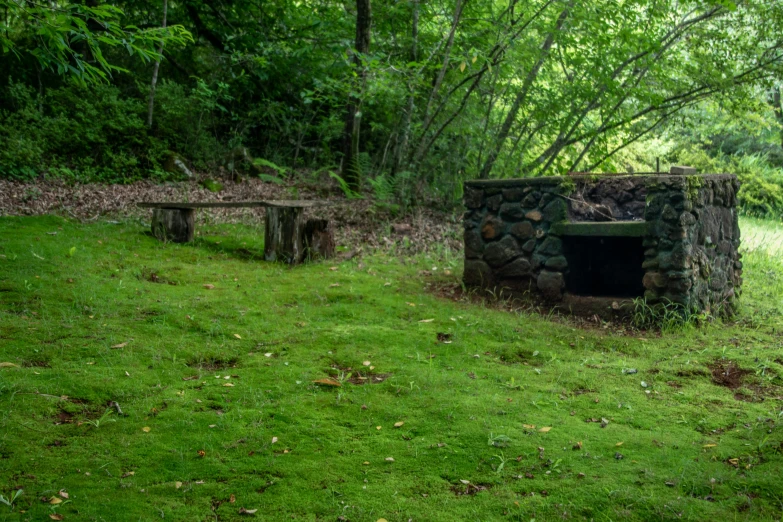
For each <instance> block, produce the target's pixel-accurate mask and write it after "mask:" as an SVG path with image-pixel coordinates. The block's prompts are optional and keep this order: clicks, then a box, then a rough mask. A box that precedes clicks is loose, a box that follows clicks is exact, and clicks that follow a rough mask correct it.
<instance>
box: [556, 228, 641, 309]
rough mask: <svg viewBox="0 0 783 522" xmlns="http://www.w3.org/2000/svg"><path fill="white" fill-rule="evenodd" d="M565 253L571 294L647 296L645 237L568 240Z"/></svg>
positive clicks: (576, 238)
mask: <svg viewBox="0 0 783 522" xmlns="http://www.w3.org/2000/svg"><path fill="white" fill-rule="evenodd" d="M563 250H564V253H565V257H566V259H567V260H568V273H567V274H566V278H565V279H566V290H567V291H568V292H570V293H572V294H575V295H593V296H611V297H640V296H642V295H643V294H644V285H643V284H642V279H643V278H644V269H643V268H642V263H643V262H644V247H643V246H642V238H641V237H600V236H566V237H564V238H563Z"/></svg>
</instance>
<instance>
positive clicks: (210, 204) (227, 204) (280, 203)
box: [136, 199, 328, 208]
mask: <svg viewBox="0 0 783 522" xmlns="http://www.w3.org/2000/svg"><path fill="white" fill-rule="evenodd" d="M324 205H328V203H327V202H326V201H306V200H296V199H290V200H285V199H280V200H268V201H205V202H195V201H194V202H192V203H187V202H185V203H177V202H148V201H145V202H141V203H137V204H136V206H137V207H140V208H247V207H251V208H252V207H255V208H258V207H266V208H269V207H278V208H310V207H319V206H324Z"/></svg>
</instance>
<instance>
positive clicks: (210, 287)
mask: <svg viewBox="0 0 783 522" xmlns="http://www.w3.org/2000/svg"><path fill="white" fill-rule="evenodd" d="M203 286H204V288H206V289H207V290H212V289H214V288H215V285H209V284H207V285H203Z"/></svg>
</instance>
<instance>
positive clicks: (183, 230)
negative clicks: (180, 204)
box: [152, 208, 196, 243]
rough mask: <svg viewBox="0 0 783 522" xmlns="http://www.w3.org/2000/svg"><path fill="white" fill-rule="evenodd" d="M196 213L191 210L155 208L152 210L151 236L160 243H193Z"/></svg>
mask: <svg viewBox="0 0 783 522" xmlns="http://www.w3.org/2000/svg"><path fill="white" fill-rule="evenodd" d="M195 214H196V211H195V210H194V209H192V208H156V209H153V210H152V235H153V236H155V237H156V238H158V239H160V240H161V241H172V242H174V243H188V242H189V241H193V230H194V229H195V219H194V217H195Z"/></svg>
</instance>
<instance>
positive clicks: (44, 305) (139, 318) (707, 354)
mask: <svg viewBox="0 0 783 522" xmlns="http://www.w3.org/2000/svg"><path fill="white" fill-rule="evenodd" d="M742 226H743V232H744V234H745V235H746V236H747V237H748V238H749V242H748V244H749V245H750V247H751V248H748V249H746V252H745V256H744V259H743V261H744V263H745V274H744V275H745V286H744V294H743V297H742V302H743V308H742V315H741V316H740V317H738V318H737V320H736V322H732V323H730V324H717V323H715V324H710V325H707V326H704V327H701V328H696V327H687V328H685V329H682V330H680V331H676V332H667V333H665V334H662V335H661V334H656V333H654V332H633V331H628V330H626V329H624V328H621V327H620V326H618V325H603V326H601V325H598V326H596V327H590V328H582V327H578V326H577V323H575V322H574V321H571V320H566V319H557V318H550V319H547V318H546V317H543V316H539V315H531V314H528V313H523V312H513V311H508V310H507V309H504V308H503V307H500V306H495V305H493V304H492V303H491V302H490V303H483V302H480V301H477V300H473V301H472V302H468V301H460V300H454V299H446V298H443V297H438V295H435V294H434V293H433V292H430V291H428V290H427V288H426V285H428V284H430V283H432V282H437V283H442V284H443V285H444V286H445V287H446V288H449V283H454V282H457V281H458V280H459V276H460V270H461V268H460V266H461V262H460V259H459V256H458V255H457V254H451V255H449V254H448V253H444V254H443V255H442V256H440V257H439V258H434V257H431V258H427V257H425V256H424V255H422V256H420V257H418V258H415V259H410V258H409V259H398V258H395V257H394V256H391V255H389V254H376V255H373V256H370V257H365V258H362V259H353V260H351V261H346V262H334V263H329V262H327V263H313V264H309V265H305V266H300V267H296V268H288V267H285V266H281V265H277V264H270V263H266V262H264V261H262V260H261V257H260V254H261V250H262V245H261V243H260V242H261V240H262V239H261V238H262V237H263V234H262V230H260V229H258V228H253V227H250V226H241V225H232V226H229V225H223V226H219V225H215V226H210V227H204V228H203V229H202V231H203V235H202V236H201V237H199V238H198V240H197V241H195V242H194V243H193V244H188V245H174V244H163V243H160V242H158V241H156V240H155V239H153V238H152V237H150V236H149V235H147V233H146V230H145V229H144V228H142V226H141V225H139V224H137V223H133V222H128V223H119V224H113V223H110V222H97V223H93V224H86V225H82V224H79V223H77V222H73V221H66V220H63V219H60V218H57V217H39V218H14V217H6V218H0V362H3V363H12V364H13V365H14V366H11V365H7V364H6V365H4V366H5V367H2V368H0V433H1V436H0V494H2V495H3V498H4V499H5V500H9V499H10V498H12V497H13V495H14V492H15V491H16V490H17V489H19V488H21V489H22V490H23V492H22V493H21V494H20V495H19V496H18V497H17V498H16V500H15V502H14V503H13V507H9V506H8V505H5V504H0V520H51V518H50V516H52V517H53V518H54V519H60V518H59V517H62V520H107V521H109V520H161V519H162V520H240V519H242V520H249V519H253V518H255V519H256V520H330V521H334V520H351V521H373V522H375V521H377V520H379V519H386V520H388V521H407V520H415V521H430V520H444V521H454V520H523V521H529V520H531V519H536V520H538V521H541V520H623V521H629V520H640V521H649V520H713V521H718V520H721V521H722V520H779V519H781V517H782V516H783V474H782V473H781V471H783V430H782V429H781V422H782V421H783V418H782V417H783V413H782V410H781V396H782V395H783V379H781V377H780V375H781V373H783V341H781V337H780V331H781V329H782V328H783V321H782V320H781V316H780V312H781V309H783V263H781V261H780V260H779V257H778V254H779V252H780V250H776V249H780V247H781V244H782V242H781V238H783V233H782V232H781V229H780V227H779V226H776V225H774V224H770V223H764V222H760V221H750V220H745V221H743V223H742ZM754 238H755V239H754ZM775 241H777V243H775ZM776 245H777V246H776ZM434 267H437V269H435V268H434ZM423 270H427V271H429V272H430V274H431V275H427V274H424V273H422V271H423ZM447 272H448V273H447ZM208 285H212V286H208ZM442 294H443V292H440V293H439V295H442ZM443 341H450V342H443ZM629 370H631V371H629ZM633 370H637V372H636V373H634V372H633ZM324 379H331V380H335V381H337V382H338V383H341V384H342V385H341V386H339V387H334V386H328V385H325V386H321V385H317V384H314V382H313V381H316V380H324ZM716 381H717V382H723V384H732V387H728V386H726V385H720V384H718V383H716ZM726 381H730V382H726ZM113 403H116V405H118V406H119V410H121V412H122V414H120V413H119V412H118V409H117V407H116V406H115V405H114V404H113ZM400 423H402V424H401V425H400ZM395 425H396V426H398V427H395ZM61 490H62V491H63V492H65V494H61V493H60V492H61ZM66 495H67V498H65V497H66ZM53 498H54V499H55V500H54V501H53V500H52V499H53ZM57 499H59V500H61V502H59V503H52V502H57ZM242 508H244V509H245V510H257V511H256V512H255V513H254V514H240V511H241V509H242Z"/></svg>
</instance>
